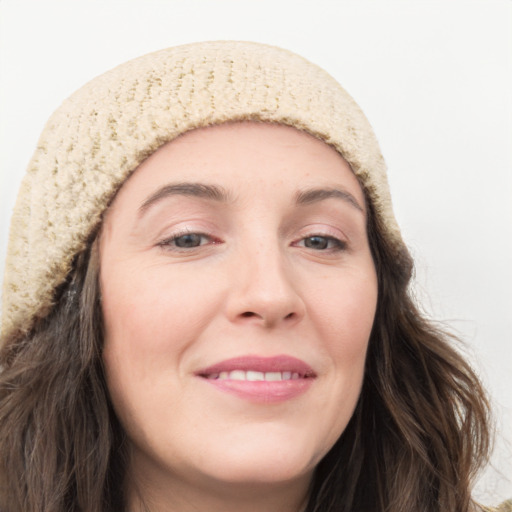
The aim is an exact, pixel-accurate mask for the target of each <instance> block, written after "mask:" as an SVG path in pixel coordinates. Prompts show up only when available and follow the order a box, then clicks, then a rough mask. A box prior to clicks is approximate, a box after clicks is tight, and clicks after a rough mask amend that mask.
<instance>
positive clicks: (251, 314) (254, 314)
mask: <svg viewBox="0 0 512 512" xmlns="http://www.w3.org/2000/svg"><path fill="white" fill-rule="evenodd" d="M241 316H243V317H244V318H250V317H252V316H256V313H253V312H252V311H245V313H242V315H241Z"/></svg>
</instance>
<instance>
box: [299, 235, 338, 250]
mask: <svg viewBox="0 0 512 512" xmlns="http://www.w3.org/2000/svg"><path fill="white" fill-rule="evenodd" d="M315 238H316V239H321V240H324V241H325V242H326V243H327V247H324V248H322V249H318V248H316V249H315V248H314V247H306V245H305V243H306V240H312V239H315ZM301 242H304V245H302V244H301ZM299 244H301V247H305V248H307V249H312V250H314V251H319V252H341V251H344V250H346V249H347V243H346V242H345V241H343V240H340V239H339V238H336V237H334V236H330V235H322V234H313V235H308V236H305V237H303V238H301V239H300V240H299V241H298V242H296V243H294V245H295V246H297V245H299ZM329 245H330V247H329Z"/></svg>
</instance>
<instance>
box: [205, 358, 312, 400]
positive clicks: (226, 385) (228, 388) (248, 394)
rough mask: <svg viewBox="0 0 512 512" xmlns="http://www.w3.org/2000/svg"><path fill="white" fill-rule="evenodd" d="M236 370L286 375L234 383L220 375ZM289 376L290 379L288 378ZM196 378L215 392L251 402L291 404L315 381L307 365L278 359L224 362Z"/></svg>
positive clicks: (293, 360)
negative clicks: (285, 377)
mask: <svg viewBox="0 0 512 512" xmlns="http://www.w3.org/2000/svg"><path fill="white" fill-rule="evenodd" d="M236 370H240V371H243V372H249V371H254V372H260V373H263V374H265V373H276V372H281V374H287V375H288V378H287V380H256V381H253V380H234V379H231V378H230V377H229V376H227V377H226V376H224V377H223V378H219V375H220V374H221V373H224V375H225V374H226V373H227V374H229V373H230V372H233V371H236ZM290 375H293V378H290ZM196 376H197V377H200V378H201V379H203V381H204V382H205V383H207V384H209V385H211V386H213V387H215V388H216V389H218V390H219V391H222V392H226V393H229V394H232V395H235V396H237V397H238V398H241V399H244V400H248V401H251V402H260V403H275V402H283V401H286V400H291V399H292V398H295V397H297V396H299V395H302V394H303V393H305V392H306V391H307V390H308V389H309V387H310V386H311V384H312V383H313V382H314V380H315V378H316V374H315V372H314V371H313V369H312V368H311V366H309V365H308V364H307V363H305V362H304V361H302V360H300V359H297V358H296V357H292V356H287V355H278V356H273V357H261V356H253V355H248V356H241V357H235V358H232V359H226V360H225V361H221V362H219V363H216V364H214V365H212V366H209V367H207V368H204V369H202V370H200V371H198V372H196Z"/></svg>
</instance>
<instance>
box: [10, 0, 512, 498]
mask: <svg viewBox="0 0 512 512" xmlns="http://www.w3.org/2000/svg"><path fill="white" fill-rule="evenodd" d="M211 39H242V40H255V41H261V42H266V43H270V44H275V45H278V46H283V47H286V48H288V49H291V50H294V51H295V52H297V53H299V54H302V55H303V56H305V57H307V58H309V59H310V60H312V61H313V62H316V63H317V64H319V65H321V66H322V67H324V68H325V69H327V70H328V71H329V72H330V73H331V74H333V75H334V76H335V77H336V78H337V79H338V80H339V81H340V82H341V84H342V85H343V86H344V87H345V88H346V89H347V90H348V91H349V92H350V93H351V94H352V95H353V96H354V97H355V99H356V101H358V103H359V104H360V105H361V106H362V108H363V110H364V111H365V113H366V114H367V116H368V117H369V119H370V122H371V123H372V124H373V126H374V128H375V131H376V133H377V136H378V138H379V140H380V143H381V146H382V149H383V153H384V156H385V157H386V160H387V163H388V167H389V174H390V181H391V188H392V193H393V198H394V203H395V210H396V214H397V217H398V220H399V223H400V224H401V226H402V229H403V232H404V236H405V239H406V241H407V242H408V244H409V246H410V248H411V250H412V253H413V255H414V257H415V258H416V264H417V283H416V289H417V293H418V296H419V298H420V299H421V301H422V303H423V305H424V307H425V309H426V310H427V311H428V312H430V313H431V314H432V315H433V316H434V317H435V318H436V319H438V320H440V321H442V322H443V324H444V325H446V326H449V328H450V329H452V330H455V331H456V332H457V333H458V334H459V335H460V336H462V337H463V338H464V340H465V341H466V342H467V343H468V346H469V349H468V350H469V351H470V353H471V354H472V356H471V357H472V359H473V361H474V364H475V366H476V368H477V369H478V371H479V373H480V374H481V376H482V378H483V379H484V381H485V382H486V383H487V386H488V388H489V390H490V392H491V394H492V397H493V401H494V405H495V413H496V417H497V421H498V424H499V427H498V430H499V433H498V438H497V448H496V450H495V456H494V458H493V467H491V468H490V469H488V470H487V472H486V473H485V474H484V475H483V477H482V478H481V479H480V481H479V483H478V486H477V490H476V496H477V497H478V498H480V499H482V500H483V501H486V502H488V503H493V502H496V501H499V500H500V499H505V498H509V497H512V448H511V446H512V155H511V141H512V119H511V117H512V105H511V103H512V101H511V92H510V91H512V2H511V1H510V0H479V1H471V0H449V1H448V0H438V1H435V0H432V1H421V0H382V1H368V0H308V1H304V0H303V1H301V0H293V1H291V0H290V1H288V0H271V1H268V0H258V1H256V0H254V1H253V0H167V1H163V0H160V1H157V0H144V1H143V0H123V1H115V0H102V1H95V0H82V1H80V0H73V1H70V0H60V1H55V0H44V1H41V0H32V1H28V0H25V1H24V0H0V265H1V267H2V268H3V264H4V259H5V251H6V243H7V232H8V223H9V216H10V213H11V210H12V207H13V205H14V201H15V196H16V191H17V188H18V186H19V181H20V179H21V177H22V174H23V172H24V169H25V167H26V165H27V163H28V160H29V158H30V156H31V154H32V151H33V149H34V147H35V144H36V142H37V138H38V136H39V133H40V132H41V130H42V128H43V125H44V123H45V121H46V119H47V118H48V117H49V115H50V114H51V112H52V111H53V110H54V109H55V108H56V107H57V106H58V105H59V104H60V102H61V101H62V100H63V99H64V98H65V97H66V96H68V95H69V94H71V93H72V92H73V91H74V90H75V89H77V88H78V87H80V86H81V85H83V84H84V83H85V82H86V81H88V80H90V79H91V78H93V77H94V76H96V75H98V74H99V73H101V72H103V71H106V70H107V69H110V68H111V67H113V66H115V65H117V64H119V63H121V62H123V61H125V60H128V59H130V58H132V57H136V56H139V55H142V54H144V53H147V52H150V51H153V50H157V49H160V48H164V47H167V46H173V45H176V44H181V43H187V42H192V41H200V40H211Z"/></svg>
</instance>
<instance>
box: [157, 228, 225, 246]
mask: <svg viewBox="0 0 512 512" xmlns="http://www.w3.org/2000/svg"><path fill="white" fill-rule="evenodd" d="M211 243H215V241H214V240H213V239H212V237H211V236H209V235H206V234H204V233H189V232H187V233H178V234H176V235H174V236H172V237H171V238H166V239H165V240H162V241H161V242H159V243H158V245H159V246H160V247H164V248H170V249H194V248H196V247H200V246H201V245H207V244H211Z"/></svg>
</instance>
